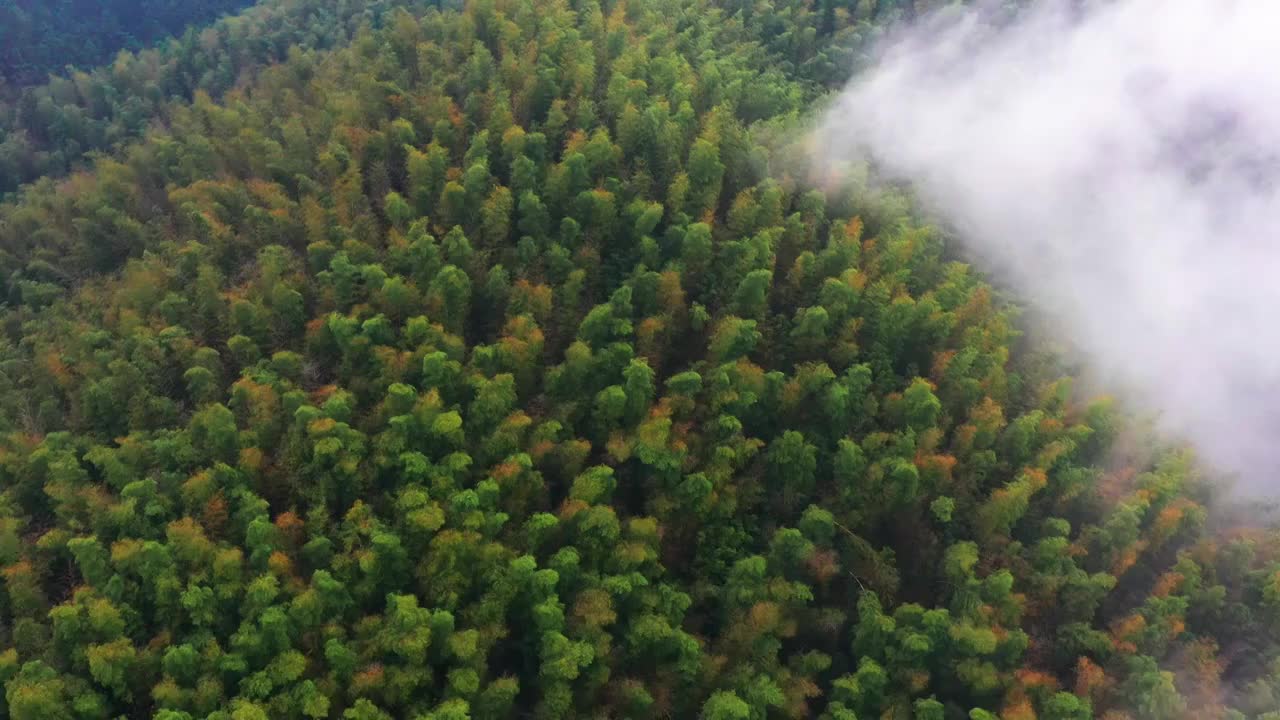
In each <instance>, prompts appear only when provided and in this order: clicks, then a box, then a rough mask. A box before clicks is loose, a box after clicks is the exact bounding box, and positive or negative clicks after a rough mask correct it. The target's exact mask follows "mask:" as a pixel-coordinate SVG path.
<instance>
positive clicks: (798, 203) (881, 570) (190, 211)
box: [0, 0, 1280, 720]
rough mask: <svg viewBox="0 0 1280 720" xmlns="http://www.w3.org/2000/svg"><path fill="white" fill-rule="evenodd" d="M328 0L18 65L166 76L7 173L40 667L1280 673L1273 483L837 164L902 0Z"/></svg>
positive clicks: (1214, 689)
mask: <svg viewBox="0 0 1280 720" xmlns="http://www.w3.org/2000/svg"><path fill="white" fill-rule="evenodd" d="M328 5H330V4H327V3H316V4H309V3H307V2H305V1H303V2H284V1H281V2H279V3H277V2H273V1H271V0H268V1H267V2H265V3H263V4H261V5H259V6H257V7H255V8H251V9H249V10H247V11H246V13H245V14H244V15H243V16H242V17H243V19H239V20H238V19H232V20H228V21H224V22H222V23H220V24H218V25H216V26H215V29H216V31H215V32H214V34H213V35H209V36H204V37H206V38H207V39H206V40H202V41H198V42H197V41H192V42H188V40H186V39H184V40H182V41H179V42H177V43H174V44H171V45H168V46H166V48H165V49H162V50H155V51H150V52H147V53H142V54H140V55H137V56H127V57H126V58H124V59H122V60H121V61H118V62H117V63H116V65H115V66H112V67H111V68H103V69H100V70H98V71H94V72H93V73H85V74H83V75H78V76H75V77H73V78H71V79H68V80H65V81H54V83H52V84H51V85H49V86H47V87H44V88H38V89H35V90H32V91H30V92H29V93H26V94H24V96H25V97H36V98H52V97H55V96H57V97H61V98H63V99H64V100H65V102H59V103H53V102H52V101H50V102H49V103H46V106H48V107H49V108H51V109H50V112H51V113H53V115H52V116H53V117H63V118H66V117H78V116H81V115H78V114H79V113H84V112H86V111H85V110H84V109H83V108H85V107H89V105H87V104H86V103H88V102H89V99H91V98H93V97H94V93H95V92H98V91H103V92H105V91H106V89H108V88H129V87H133V86H131V85H129V83H131V82H135V81H136V82H141V83H143V85H142V87H148V85H147V83H156V84H157V85H156V86H157V87H162V85H161V84H160V83H162V82H173V83H175V85H173V86H163V87H164V88H165V89H163V90H161V91H160V92H159V93H147V92H136V93H135V92H133V91H129V92H124V91H119V94H118V95H112V97H113V98H115V99H114V100H113V101H112V102H111V103H107V104H105V105H102V106H100V107H97V109H95V110H94V111H93V114H92V116H93V117H95V118H97V120H95V121H94V122H95V123H100V124H97V125H95V124H92V123H91V124H90V125H91V126H93V127H100V128H104V129H105V131H107V132H110V133H114V134H112V135H111V137H112V138H114V139H113V140H111V141H105V140H104V141H102V142H98V141H96V140H95V141H90V142H80V141H78V140H77V141H74V142H73V141H72V139H70V138H68V137H54V136H47V137H42V138H39V139H36V140H29V142H33V143H36V144H35V145H27V146H24V147H27V148H31V147H38V148H40V149H39V150H35V151H30V152H33V153H35V154H36V155H38V154H39V153H49V154H50V155H54V154H60V157H61V158H62V159H61V161H59V162H57V163H53V164H52V165H50V166H49V167H48V169H47V170H39V172H41V173H42V175H41V179H39V180H37V181H36V182H34V183H33V184H30V185H27V186H26V187H24V188H23V189H22V190H21V191H19V192H17V193H16V194H15V196H14V197H12V198H11V199H10V200H9V201H7V202H5V203H3V204H0V297H3V300H4V304H3V306H0V682H3V689H4V692H3V693H2V696H3V702H0V710H2V711H3V715H4V716H5V717H9V718H13V720H34V719H36V718H40V719H44V718H57V719H64V718H65V719H72V718H74V719H76V720H79V719H81V718H83V719H86V720H96V719H102V720H105V719H107V718H116V717H127V718H157V720H190V719H194V718H209V719H211V720H259V719H265V718H272V719H274V718H334V719H336V718H343V719H344V720H384V719H390V718H413V719H431V720H463V719H466V718H475V719H477V720H481V719H488V718H492V719H497V718H525V717H536V718H548V719H550V718H572V717H581V718H637V719H640V718H667V717H676V718H705V719H706V720H757V719H759V720H764V719H775V718H808V717H817V718H823V719H825V720H857V719H858V718H861V719H863V720H866V719H867V718H891V719H894V720H897V719H902V720H951V719H952V718H961V719H963V718H969V719H970V720H994V719H995V718H999V719H1000V720H1031V719H1032V718H1041V719H1042V720H1088V719H1089V718H1099V719H1103V720H1169V719H1171V718H1186V719H1188V720H1190V719H1191V718H1218V719H1221V720H1227V719H1230V720H1239V719H1240V718H1245V719H1247V720H1274V718H1275V717H1276V715H1275V713H1277V712H1280V700H1278V699H1277V698H1278V697H1280V673H1277V670H1278V669H1280V646H1278V645H1277V641H1276V638H1277V637H1280V544H1278V543H1277V537H1276V534H1275V532H1274V531H1273V530H1270V529H1263V528H1258V527H1252V526H1251V527H1220V526H1219V525H1221V523H1218V524H1214V523H1211V522H1210V514H1209V503H1210V501H1211V500H1212V485H1210V484H1208V483H1206V482H1205V480H1204V477H1203V476H1202V473H1201V471H1200V470H1199V469H1198V466H1197V464H1196V462H1195V459H1194V458H1193V457H1192V456H1191V454H1190V453H1189V452H1187V451H1185V450H1183V449H1181V448H1177V447H1171V448H1161V449H1157V450H1151V451H1148V452H1139V451H1135V450H1134V449H1133V448H1134V447H1135V446H1142V447H1146V446H1145V445H1143V444H1142V440H1143V438H1141V437H1139V430H1138V429H1136V428H1135V427H1133V426H1132V425H1131V424H1130V422H1129V420H1128V419H1127V418H1126V416H1125V415H1124V413H1123V412H1122V411H1120V410H1119V409H1117V408H1116V407H1114V404H1113V403H1112V402H1111V401H1109V400H1108V399H1106V398H1090V397H1084V396H1082V395H1081V393H1078V392H1076V391H1075V390H1074V389H1073V382H1072V379H1071V378H1070V377H1069V376H1066V375H1064V374H1063V372H1062V371H1061V368H1060V366H1059V364H1058V363H1057V362H1055V360H1054V358H1052V357H1050V356H1047V355H1045V354H1044V353H1042V352H1039V351H1037V350H1036V349H1035V348H1029V347H1026V346H1025V344H1024V343H1019V337H1020V333H1019V330H1018V324H1017V308H1016V307H1013V306H1010V305H1007V304H1006V303H1004V302H1003V301H1001V300H1000V299H999V297H1000V295H999V294H998V293H997V292H995V291H994V290H993V288H992V287H990V286H989V285H987V284H986V283H985V282H984V281H983V280H982V279H981V278H980V277H978V276H977V274H976V273H975V272H973V271H972V270H971V269H970V268H968V267H967V266H965V265H963V264H961V263H957V262H954V261H952V260H950V259H949V258H950V257H951V256H950V255H949V254H948V252H947V249H946V248H945V247H944V246H943V243H942V239H941V237H940V235H939V234H938V232H937V231H936V230H934V229H933V228H930V227H927V226H921V225H920V224H919V223H917V222H916V221H915V220H914V219H913V217H914V216H913V213H912V208H911V205H910V203H909V202H908V200H907V198H905V197H904V196H902V195H900V194H898V193H894V192H891V191H888V190H885V189H873V188H869V187H868V186H867V185H866V184H865V182H862V181H861V180H860V179H859V177H858V176H857V175H845V176H843V177H841V178H833V179H831V181H830V182H824V183H821V185H822V187H823V188H824V189H823V190H817V189H814V183H813V182H812V180H813V178H812V170H811V167H810V166H809V164H808V161H807V158H806V154H805V152H804V151H803V149H804V148H803V145H804V143H805V142H806V138H805V137H804V136H803V133H801V132H799V131H797V128H798V127H801V126H803V123H804V122H805V120H806V118H807V114H808V113H809V112H810V111H811V108H813V107H814V104H815V103H816V102H818V101H819V100H820V99H822V98H824V97H825V96H826V94H827V93H828V92H830V91H831V90H832V89H834V88H836V87H837V86H838V85H839V84H840V83H842V82H843V80H844V79H845V77H846V75H847V73H848V71H849V69H850V68H851V67H852V66H853V60H854V58H856V57H859V56H860V55H861V54H863V53H864V52H866V48H867V43H868V42H870V41H871V40H873V39H874V38H875V37H876V36H877V35H878V34H879V33H880V32H881V31H882V28H883V27H884V26H885V25H886V24H887V23H892V22H896V21H898V20H900V19H902V18H904V17H906V16H909V14H910V13H908V12H906V11H905V10H904V7H905V6H906V3H891V2H887V1H884V0H882V1H881V2H877V3H871V2H861V3H858V4H856V5H851V4H848V3H841V2H819V3H816V4H811V3H809V2H807V1H806V0H778V1H776V2H773V3H746V2H735V1H732V0H653V1H652V2H608V3H599V2H597V1H596V0H576V1H575V2H572V3H571V2H564V1H556V0H549V1H539V2H531V1H529V0H472V1H470V2H467V3H465V4H461V5H458V6H451V5H448V4H446V5H445V6H444V7H436V6H434V5H433V4H432V5H421V6H420V5H417V4H414V3H399V4H398V3H391V2H386V3H380V4H377V7H378V8H380V9H378V10H376V11H374V10H369V11H367V12H366V11H365V10H363V9H359V8H372V7H374V4H369V5H362V4H360V3H356V2H351V3H337V4H336V5H334V6H333V7H328ZM924 5H925V4H924V3H920V8H914V7H913V8H912V9H913V10H916V9H918V10H921V11H922V10H924V9H925V8H924ZM322 6H325V7H328V9H326V10H323V11H322V10H321V7H322ZM308 8H314V9H315V14H310V10H308ZM353 8H355V10H353ZM271 18H276V19H279V24H277V23H276V21H274V20H270V19H271ZM375 18H376V22H375V21H374V19H375ZM298 33H303V36H299V35H298ZM321 36H322V37H323V39H318V38H321ZM187 37H188V38H193V37H197V36H195V35H189V36H187ZM297 44H302V45H305V46H306V47H307V49H292V48H293V46H295V45H297ZM193 63H195V65H194V67H198V68H199V71H198V72H197V71H192V70H190V68H191V67H193V65H192V64H193ZM202 63H203V64H202ZM121 68H123V69H121ZM166 78H167V80H166ZM232 78H235V79H234V80H233V79H232ZM59 82H68V83H71V85H67V86H64V85H59V84H58V83H59ZM67 87H75V88H76V92H75V93H65V94H64V93H63V91H62V90H61V89H59V88H64V89H65V88H67ZM113 92H114V91H113ZM134 97H141V98H142V100H139V101H138V102H137V103H134V104H130V103H132V102H133V98H134ZM18 107H21V104H19V105H18ZM129 108H132V110H130V111H129V112H126V110H128V109H129ZM99 111H100V112H99ZM130 112H136V113H139V114H140V117H141V118H142V120H140V121H137V122H134V121H125V120H124V118H129V117H133V116H132V115H131V114H130ZM22 122H26V121H22ZM13 127H17V126H16V125H15V126H13ZM31 127H34V125H31ZM22 132H25V131H19V134H21V133H22ZM10 137H11V138H12V137H14V135H11V136H10ZM28 137H30V136H29V135H28ZM6 142H8V141H6ZM95 143H97V144H95ZM91 146H92V147H94V148H100V149H107V148H110V152H106V153H103V154H101V155H96V156H93V157H86V156H85V155H84V151H85V150H86V149H87V148H89V147H91ZM24 152H26V151H24ZM18 157H25V156H21V155H19V156H18ZM24 162H25V161H24ZM22 167H24V168H27V169H28V170H30V169H31V168H33V167H34V166H29V165H23V166H22ZM77 167H81V168H83V169H73V168H77ZM69 170H70V171H71V172H69V173H68V171H69ZM24 172H26V170H24ZM45 173H47V175H46V174H45ZM4 177H5V178H13V177H21V178H23V179H24V180H25V179H27V176H26V175H17V176H15V175H10V174H7V172H6V173H5V174H4ZM15 184H16V183H15Z"/></svg>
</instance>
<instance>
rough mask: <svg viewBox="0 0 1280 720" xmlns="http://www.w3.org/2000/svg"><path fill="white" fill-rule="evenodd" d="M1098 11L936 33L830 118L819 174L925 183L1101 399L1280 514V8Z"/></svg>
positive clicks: (927, 25)
mask: <svg viewBox="0 0 1280 720" xmlns="http://www.w3.org/2000/svg"><path fill="white" fill-rule="evenodd" d="M1075 4H1080V3H1075ZM1088 5H1089V6H1090V8H1091V9H1089V10H1086V11H1079V10H1077V11H1075V12H1069V11H1067V10H1066V8H1065V4H1059V3H1054V2H1047V3H1041V4H1040V5H1039V6H1038V8H1037V9H1036V10H1035V11H1034V12H1028V13H1025V14H1023V15H1022V16H1020V18H1019V19H1018V20H1017V21H1015V22H1013V23H1011V24H1004V25H1002V26H1001V27H999V28H996V27H995V26H994V24H993V22H992V18H991V17H990V16H987V17H986V18H985V19H984V16H982V14H980V13H967V14H961V13H959V12H956V11H951V12H950V13H948V14H947V15H946V16H945V17H940V18H934V19H932V20H931V21H926V22H923V23H921V24H920V26H919V27H917V28H916V29H915V30H912V31H910V32H908V33H907V34H906V35H905V37H902V38H899V39H898V40H896V41H895V42H894V43H893V44H892V45H891V46H890V47H889V48H887V49H886V51H885V54H884V57H883V58H882V59H881V61H880V62H879V64H878V65H877V66H876V67H874V68H873V69H871V70H870V71H868V72H866V73H864V74H862V75H860V76H859V77H857V78H855V79H854V80H853V82H852V83H851V84H850V86H849V87H848V88H847V89H846V91H845V92H844V94H843V95H842V96H841V98H840V99H839V100H838V101H837V102H836V104H835V106H834V107H833V108H832V109H831V110H830V112H829V113H828V114H827V115H826V117H825V118H824V121H823V124H822V127H821V129H820V133H821V134H820V136H819V137H820V140H821V142H820V144H821V146H822V152H823V154H824V155H826V156H835V157H845V158H851V159H853V158H861V157H866V156H870V157H871V158H873V159H874V160H875V162H876V163H877V164H878V165H879V166H880V167H881V168H882V169H883V170H884V171H886V172H888V173H889V174H891V175H893V176H895V177H898V178H902V179H909V180H911V181H913V182H914V183H915V185H916V187H917V189H918V190H919V192H920V194H921V195H922V196H923V197H924V198H925V199H926V201H927V202H928V203H929V204H930V205H931V206H932V209H933V210H935V211H936V212H937V213H938V214H939V215H940V216H941V217H943V218H945V219H946V220H947V221H948V222H949V223H951V224H953V225H954V226H955V227H956V228H957V229H958V230H959V231H960V234H961V235H962V236H963V238H964V242H966V243H968V244H969V246H970V247H969V249H970V251H971V253H972V254H973V255H975V256H976V257H977V258H978V263H979V264H980V265H981V266H982V269H984V270H985V271H987V272H988V273H989V274H990V275H992V277H993V278H994V279H995V280H996V282H998V283H1002V284H1005V285H1007V286H1009V287H1011V288H1012V289H1013V290H1015V291H1016V292H1017V293H1018V294H1020V295H1021V296H1022V297H1024V298H1026V299H1028V300H1029V301H1031V302H1033V303H1034V304H1036V305H1038V306H1041V307H1043V308H1044V309H1045V310H1047V311H1049V312H1051V313H1054V314H1055V315H1056V316H1057V319H1056V322H1057V323H1059V324H1060V328H1059V330H1058V331H1059V332H1063V333H1067V334H1068V335H1069V336H1070V337H1071V340H1072V342H1073V343H1074V344H1075V345H1076V346H1077V347H1078V348H1079V349H1081V350H1082V351H1083V352H1084V353H1086V355H1087V358H1088V359H1089V361H1090V362H1091V364H1092V366H1093V367H1094V369H1095V370H1096V371H1098V372H1099V373H1100V374H1101V376H1102V377H1103V378H1104V380H1105V381H1106V382H1108V383H1110V384H1111V385H1112V386H1114V387H1116V388H1118V389H1122V390H1124V391H1125V392H1127V393H1128V394H1129V395H1130V396H1131V397H1136V398H1139V399H1141V401H1142V402H1143V403H1144V404H1145V405H1146V407H1147V408H1148V409H1150V410H1155V411H1158V412H1159V413H1160V416H1161V418H1162V419H1163V422H1164V424H1165V427H1166V428H1167V429H1169V430H1171V431H1176V432H1179V433H1183V434H1185V435H1186V436H1187V437H1188V438H1189V439H1190V440H1192V441H1193V442H1194V443H1195V444H1196V446H1197V447H1198V449H1199V450H1200V452H1201V455H1202V456H1203V457H1205V458H1207V459H1208V460H1210V461H1211V462H1213V463H1216V464H1217V465H1219V466H1221V467H1222V468H1224V469H1227V470H1230V471H1235V472H1238V473H1239V474H1240V476H1241V481H1240V484H1241V486H1243V487H1244V488H1246V489H1248V490H1250V491H1252V492H1255V493H1263V492H1266V493H1273V492H1275V491H1277V490H1280V480H1278V479H1273V476H1275V475H1276V474H1277V471H1280V230H1278V228H1280V189H1278V188H1277V180H1278V179H1280V172H1277V167H1280V162H1278V159H1280V42H1278V41H1277V38H1280V1H1277V0H1119V1H1117V2H1094V3H1088Z"/></svg>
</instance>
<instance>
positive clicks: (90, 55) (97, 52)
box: [0, 0, 249, 88]
mask: <svg viewBox="0 0 1280 720" xmlns="http://www.w3.org/2000/svg"><path fill="white" fill-rule="evenodd" d="M247 4H249V0H6V1H5V2H4V3H2V4H0V78H2V79H3V82H0V88H2V87H3V86H4V84H6V83H7V84H9V85H19V86H20V85H28V84H32V83H36V82H40V81H41V80H43V79H44V77H45V74H46V73H50V72H54V73H56V72H61V71H62V69H63V68H64V67H66V66H67V65H74V66H79V67H83V66H86V65H97V64H98V63H101V62H104V61H106V60H109V59H110V58H111V57H112V56H113V55H115V53H116V52H117V51H118V50H137V49H140V48H142V47H146V46H147V45H150V44H152V43H154V42H156V41H158V40H161V39H164V38H165V37H168V36H169V35H173V34H175V33H180V32H182V30H183V28H185V27H187V26H189V25H200V24H204V23H207V22H209V21H210V20H212V19H214V18H216V17H218V16H219V15H221V14H223V13H227V12H234V11H235V10H238V9H239V8H242V7H244V6H245V5H247Z"/></svg>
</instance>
